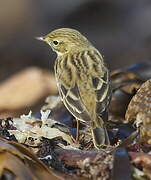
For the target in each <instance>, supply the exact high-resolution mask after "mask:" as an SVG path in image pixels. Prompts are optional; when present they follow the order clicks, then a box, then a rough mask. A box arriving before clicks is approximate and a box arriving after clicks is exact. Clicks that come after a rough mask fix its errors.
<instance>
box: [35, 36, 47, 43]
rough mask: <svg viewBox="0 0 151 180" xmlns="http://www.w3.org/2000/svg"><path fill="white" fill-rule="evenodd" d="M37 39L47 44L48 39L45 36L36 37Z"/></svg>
mask: <svg viewBox="0 0 151 180" xmlns="http://www.w3.org/2000/svg"><path fill="white" fill-rule="evenodd" d="M35 39H37V40H39V41H44V42H46V38H45V37H44V36H41V37H35Z"/></svg>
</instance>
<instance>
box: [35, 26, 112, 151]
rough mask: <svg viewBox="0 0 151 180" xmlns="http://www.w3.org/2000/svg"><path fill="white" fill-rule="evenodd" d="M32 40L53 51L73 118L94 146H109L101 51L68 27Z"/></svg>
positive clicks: (108, 89) (106, 81) (61, 92)
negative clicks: (89, 134) (88, 133)
mask: <svg viewBox="0 0 151 180" xmlns="http://www.w3.org/2000/svg"><path fill="white" fill-rule="evenodd" d="M36 39H38V40H41V41H44V42H45V43H47V44H48V45H50V47H51V48H52V50H53V51H55V52H56V53H57V58H56V60H55V65H54V71H55V77H56V82H57V87H58V91H59V95H60V97H61V100H62V102H63V103H64V105H65V107H66V108H67V109H68V111H69V112H70V113H71V114H72V115H73V116H74V117H75V119H76V120H77V121H81V122H84V123H85V124H86V125H87V126H89V127H90V129H91V132H92V139H93V144H94V147H95V148H97V149H100V148H101V147H102V146H103V145H109V144H110V141H109V136H108V132H107V129H106V124H105V123H106V121H107V118H106V117H107V114H108V106H109V103H110V99H111V94H112V93H111V83H110V78H109V70H108V68H107V66H106V64H105V62H104V59H103V57H102V55H101V53H100V52H99V51H98V50H97V49H96V48H95V47H94V46H93V45H92V44H91V43H90V42H89V40H88V39H87V38H86V37H85V36H84V35H82V34H81V33H80V32H79V31H77V30H75V29H71V28H59V29H55V30H53V31H51V32H50V33H48V34H47V35H44V36H40V37H37V38H36Z"/></svg>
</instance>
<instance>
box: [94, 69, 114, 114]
mask: <svg viewBox="0 0 151 180" xmlns="http://www.w3.org/2000/svg"><path fill="white" fill-rule="evenodd" d="M92 83H93V88H94V89H95V94H96V113H98V114H102V113H103V112H104V111H105V110H106V108H107V107H108V105H109V102H110V99H111V87H110V82H109V73H108V70H106V71H104V75H103V77H101V76H100V77H92Z"/></svg>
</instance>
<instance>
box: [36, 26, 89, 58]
mask: <svg viewBox="0 0 151 180" xmlns="http://www.w3.org/2000/svg"><path fill="white" fill-rule="evenodd" d="M36 39H38V40H41V41H44V42H46V43H47V44H49V45H50V46H51V48H52V50H53V51H55V52H56V53H57V54H58V55H63V54H66V53H72V52H73V53H74V52H76V51H79V49H84V48H88V47H89V46H90V45H91V44H90V42H89V41H88V40H87V38H86V37H84V36H83V35H82V34H81V33H80V32H78V31H77V30H74V29H69V28H61V29H56V30H54V31H52V32H50V33H49V34H47V35H46V36H42V37H38V38H36Z"/></svg>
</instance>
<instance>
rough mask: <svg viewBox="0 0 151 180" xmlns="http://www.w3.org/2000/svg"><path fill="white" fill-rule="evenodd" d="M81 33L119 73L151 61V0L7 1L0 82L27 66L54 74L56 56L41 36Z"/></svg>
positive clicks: (0, 33)
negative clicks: (67, 31) (62, 30)
mask: <svg viewBox="0 0 151 180" xmlns="http://www.w3.org/2000/svg"><path fill="white" fill-rule="evenodd" d="M60 27H69V28H75V29H77V30H79V31H80V32H81V33H83V34H84V35H85V36H87V37H88V39H89V40H90V41H91V42H92V43H93V44H94V45H95V47H97V49H99V50H100V52H101V53H102V54H103V55H104V57H105V59H106V62H107V64H108V67H109V68H110V69H111V70H113V69H116V68H121V67H124V66H128V65H130V64H133V63H136V62H140V61H146V60H150V58H151V1H150V0H133V1H132V0H126V1H123V0H114V1H112V0H83V1H81V0H76V1H71V0H64V1H63V0H61V1H60V0H55V1H50V0H13V1H10V0H5V1H4V0H1V1H0V80H1V82H2V81H3V80H5V79H7V78H9V77H10V76H11V75H12V74H14V73H16V72H18V71H20V70H22V69H24V68H25V67H30V66H37V67H40V68H44V69H47V70H49V71H50V70H51V71H53V65H54V60H55V57H56V55H55V53H54V52H52V51H51V49H50V47H49V46H48V45H46V44H44V43H43V42H40V41H37V40H35V39H34V37H36V36H41V35H45V34H47V33H48V32H50V31H52V30H54V29H56V28H60Z"/></svg>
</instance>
